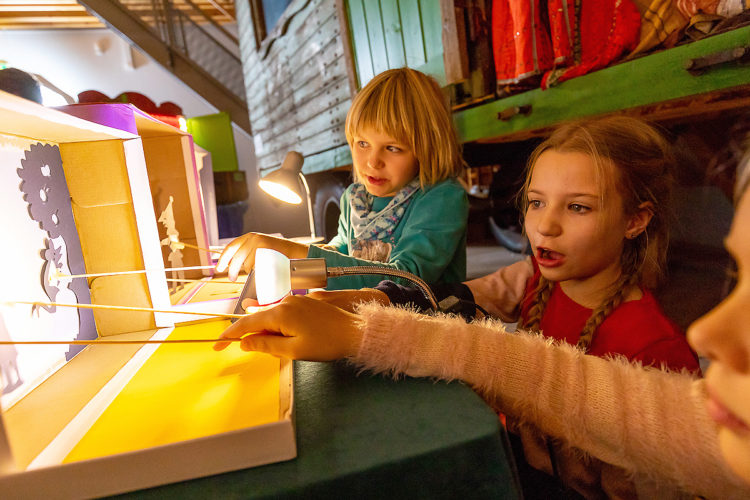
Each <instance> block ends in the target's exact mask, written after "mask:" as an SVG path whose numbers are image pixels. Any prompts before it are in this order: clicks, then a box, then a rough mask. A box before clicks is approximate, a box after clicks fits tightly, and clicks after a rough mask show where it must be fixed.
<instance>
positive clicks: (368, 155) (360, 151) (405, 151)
mask: <svg viewBox="0 0 750 500" xmlns="http://www.w3.org/2000/svg"><path fill="white" fill-rule="evenodd" d="M353 139H354V140H353V141H352V160H353V162H354V168H355V170H356V172H357V176H358V177H359V180H360V182H362V184H364V186H365V188H366V189H367V191H368V192H369V193H370V194H372V195H373V196H395V195H396V193H398V192H399V191H401V189H402V188H403V187H404V186H406V185H407V184H408V183H409V182H410V181H411V180H412V179H413V178H414V177H415V176H416V175H417V174H418V173H419V164H418V162H417V157H416V156H414V153H413V152H412V150H411V148H410V147H409V146H408V145H406V144H404V143H402V142H399V141H397V140H396V139H394V138H393V137H391V136H390V135H388V134H384V133H382V132H379V131H377V130H374V129H372V128H369V127H368V128H364V129H362V130H360V131H359V133H358V134H355V135H354V138H353Z"/></svg>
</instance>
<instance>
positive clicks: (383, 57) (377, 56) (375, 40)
mask: <svg viewBox="0 0 750 500" xmlns="http://www.w3.org/2000/svg"><path fill="white" fill-rule="evenodd" d="M364 7H365V26H367V36H368V38H369V40H370V54H371V55H372V68H373V70H374V71H375V74H376V75H377V74H378V73H382V72H383V71H385V70H387V69H388V52H387V51H386V48H385V34H384V33H383V18H382V16H381V15H380V1H377V0H369V1H367V2H364Z"/></svg>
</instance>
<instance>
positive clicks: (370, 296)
mask: <svg viewBox="0 0 750 500" xmlns="http://www.w3.org/2000/svg"><path fill="white" fill-rule="evenodd" d="M307 296H308V297H310V298H312V299H316V300H321V301H323V302H327V303H328V304H331V305H334V306H336V307H339V308H341V309H343V310H344V311H349V312H354V309H355V308H356V307H357V304H360V303H362V302H372V301H375V302H378V303H379V304H383V305H385V306H387V305H389V304H390V303H391V301H390V299H389V298H388V295H386V294H385V293H383V292H381V291H380V290H375V289H374V288H363V289H361V290H334V291H321V292H310V293H308V294H307Z"/></svg>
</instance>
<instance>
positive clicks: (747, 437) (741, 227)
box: [688, 194, 750, 481]
mask: <svg viewBox="0 0 750 500" xmlns="http://www.w3.org/2000/svg"><path fill="white" fill-rule="evenodd" d="M748 225H750V196H749V195H747V194H746V195H745V196H743V198H742V200H741V201H740V204H739V206H738V207H737V211H736V213H735V217H734V221H733V222H732V229H731V230H730V232H729V236H728V237H727V239H726V242H725V243H726V247H727V250H729V253H731V254H732V256H733V257H734V259H735V262H736V263H737V270H738V276H737V285H736V286H735V288H734V290H733V291H732V293H731V294H729V296H728V297H727V298H726V299H724V301H723V302H722V303H721V304H719V305H718V306H716V307H715V308H714V309H712V310H711V311H710V312H709V313H708V314H706V315H705V316H703V317H702V318H700V319H698V320H697V321H696V322H695V323H693V324H692V325H691V326H690V328H689V329H688V341H689V342H690V344H691V345H692V346H693V348H694V349H695V350H696V351H697V352H698V353H699V354H701V355H703V356H705V357H707V358H709V359H710V360H711V364H710V365H709V368H708V371H707V372H706V386H707V391H708V401H707V403H706V406H707V409H708V413H709V414H710V415H711V417H712V418H713V419H714V420H715V421H716V423H717V424H718V425H719V445H720V447H721V452H722V454H723V455H724V458H725V459H726V461H727V463H728V464H729V465H730V466H731V467H732V468H733V469H734V470H735V471H736V472H737V473H738V474H739V475H740V476H742V477H744V478H745V479H746V480H747V481H750V326H748V325H750V232H749V231H748V230H747V227H748Z"/></svg>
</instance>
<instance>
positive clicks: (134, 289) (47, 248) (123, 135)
mask: <svg viewBox="0 0 750 500" xmlns="http://www.w3.org/2000/svg"><path fill="white" fill-rule="evenodd" d="M0 190H1V191H2V199H3V210H2V211H0V230H2V232H3V234H4V235H5V237H4V241H5V244H4V245H2V246H0V258H2V259H3V261H4V262H5V263H6V276H5V278H4V280H3V285H2V287H0V378H1V380H2V395H1V396H0V406H1V407H2V412H0V498H70V497H76V498H81V497H98V496H103V495H109V494H116V493H120V492H125V491H131V490H135V489H140V488H147V487H151V486H156V485H160V484H166V483H169V482H174V481H181V480H187V479H191V478H195V477H200V476H206V475H211V474H217V473H221V472H225V471H230V470H237V469H242V468H247V467H251V466H256V465H261V464H266V463H270V462H276V461H281V460H287V459H291V458H293V457H295V456H296V446H295V439H294V427H293V422H292V417H293V400H292V377H291V362H289V361H284V360H281V361H280V360H279V359H277V358H273V357H271V356H266V355H262V354H258V353H245V352H242V351H241V350H240V349H239V348H238V347H237V346H235V345H232V346H230V347H229V348H228V349H226V350H224V351H222V352H215V351H213V349H212V343H211V342H204V340H211V339H215V338H217V337H218V335H219V334H220V333H221V332H222V331H223V329H224V328H226V326H227V324H228V322H227V320H225V319H217V318H215V317H214V318H209V319H203V320H197V318H198V316H195V315H190V314H185V315H182V317H184V318H185V319H186V320H190V321H185V322H179V323H176V324H175V316H176V314H174V313H173V312H166V313H163V314H162V313H159V312H157V311H160V310H166V311H171V310H170V299H169V292H168V289H167V284H166V281H165V272H164V261H163V258H162V253H161V250H162V249H161V245H160V237H159V234H158V231H157V224H156V217H155V213H154V204H153V200H152V197H151V193H152V190H151V189H150V188H149V177H148V172H147V168H146V161H145V156H144V145H143V142H142V138H141V137H140V136H138V135H135V134H132V133H130V132H125V131H122V130H117V129H113V128H109V127H105V126H102V125H98V124H95V123H92V122H89V121H85V120H82V119H79V118H76V117H73V116H70V115H68V114H65V113H62V112H60V111H56V110H52V109H48V108H45V107H43V106H39V105H37V104H35V103H33V102H30V101H26V100H24V99H21V98H18V97H15V96H12V95H9V94H6V93H2V92H0ZM114 271H117V272H120V273H122V272H126V273H124V274H114V275H110V274H107V273H111V272H114ZM82 274H86V275H87V276H84V277H76V276H78V275H82ZM92 274H94V275H96V276H91V275H92ZM30 303H34V304H35V305H31V304H30ZM55 304H58V305H55ZM59 304H67V305H74V304H84V305H85V304H95V305H118V306H127V307H129V306H135V307H140V308H142V310H137V311H133V310H119V309H115V310H113V309H94V310H91V309H79V308H75V307H68V306H62V305H59ZM162 340H169V341H177V342H168V343H144V341H162ZM89 341H90V342H93V343H89V344H86V345H79V344H76V345H71V342H89ZM20 342H41V343H37V344H27V343H20ZM107 342H109V343H107ZM112 342H117V343H112ZM127 342H133V343H127Z"/></svg>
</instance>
